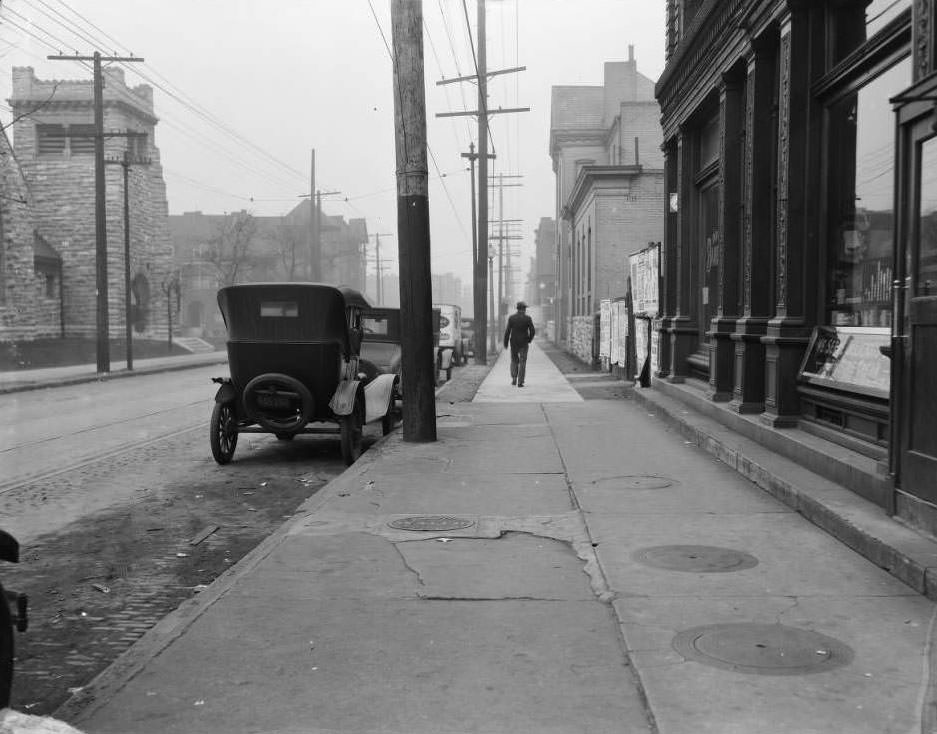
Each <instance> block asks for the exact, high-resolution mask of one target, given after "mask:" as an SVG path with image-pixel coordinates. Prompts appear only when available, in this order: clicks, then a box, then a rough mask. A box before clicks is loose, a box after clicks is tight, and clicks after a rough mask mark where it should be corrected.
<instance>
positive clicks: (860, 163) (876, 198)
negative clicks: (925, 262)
mask: <svg viewBox="0 0 937 734" xmlns="http://www.w3.org/2000/svg"><path fill="white" fill-rule="evenodd" d="M910 83H911V61H910V58H905V59H904V60H902V61H900V62H898V63H897V64H895V65H893V66H892V67H890V68H888V69H887V70H885V71H884V72H883V73H881V74H880V75H879V76H877V77H876V78H875V79H873V80H872V81H870V82H869V83H867V84H865V85H864V86H862V87H860V88H858V89H856V90H854V91H852V92H850V93H848V94H846V95H844V96H842V97H840V98H839V99H838V100H837V101H836V102H834V103H833V104H832V105H831V106H830V107H829V108H828V111H829V117H828V119H829V138H828V140H829V146H830V149H829V150H830V156H829V166H830V167H829V186H830V206H829V212H830V222H829V228H828V248H827V295H826V303H827V305H826V323H827V324H829V325H831V326H863V327H880V328H882V329H887V328H888V327H889V324H890V323H891V317H892V313H891V308H892V305H891V303H892V301H891V288H892V281H893V280H894V274H893V263H894V252H895V249H894V229H895V202H894V199H895V188H894V187H895V180H894V179H895V142H894V141H895V117H894V111H893V109H892V105H891V103H890V102H889V100H890V98H892V97H894V96H895V95H896V94H898V93H899V92H900V91H901V90H903V89H905V88H906V87H907V86H908V85H909V84H910Z"/></svg>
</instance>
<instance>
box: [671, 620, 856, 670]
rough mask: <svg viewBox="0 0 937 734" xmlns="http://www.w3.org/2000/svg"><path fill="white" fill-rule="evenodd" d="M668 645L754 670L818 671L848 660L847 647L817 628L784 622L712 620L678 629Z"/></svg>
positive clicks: (691, 656) (701, 659) (707, 661)
mask: <svg viewBox="0 0 937 734" xmlns="http://www.w3.org/2000/svg"><path fill="white" fill-rule="evenodd" d="M673 648H674V649H675V650H676V651H677V652H678V653H680V654H681V655H682V656H683V657H685V658H687V659H688V660H695V661H696V662H698V663H703V664H704V665H711V666H713V667H715V668H722V669H724V670H733V671H735V672H738V673H753V674H757V675H802V674H805V673H820V672H822V671H826V670H831V669H832V668H837V667H839V666H841V665H846V664H847V663H849V662H850V661H851V660H852V657H853V652H852V649H851V648H850V647H849V646H848V645H845V644H844V643H842V642H840V641H839V640H834V639H833V638H832V637H827V636H826V635H822V634H820V633H819V632H812V631H810V630H805V629H800V628H798V627H787V626H785V625H783V624H757V623H739V624H713V625H707V626H705V627H694V628H692V629H688V630H685V631H683V632H680V633H679V634H678V635H677V636H676V637H674V639H673Z"/></svg>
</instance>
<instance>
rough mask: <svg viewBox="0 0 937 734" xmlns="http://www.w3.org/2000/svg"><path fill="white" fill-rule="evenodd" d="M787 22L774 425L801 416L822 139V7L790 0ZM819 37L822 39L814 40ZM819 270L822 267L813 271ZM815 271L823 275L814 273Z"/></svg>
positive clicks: (772, 365)
mask: <svg viewBox="0 0 937 734" xmlns="http://www.w3.org/2000/svg"><path fill="white" fill-rule="evenodd" d="M788 6H789V10H788V12H787V14H786V16H785V17H784V18H783V19H782V20H781V24H780V28H781V37H780V46H779V53H778V63H779V69H778V71H779V80H780V83H779V87H778V153H777V155H778V178H777V200H776V219H775V260H774V263H775V282H774V288H775V316H774V318H772V319H771V321H769V323H768V329H767V334H766V335H765V336H764V337H763V338H762V342H763V343H764V345H765V370H766V380H765V410H764V413H762V420H763V421H764V422H765V423H768V424H769V425H772V426H775V427H784V426H794V425H796V424H797V422H798V420H799V417H800V401H799V397H798V394H797V370H798V368H799V366H800V362H801V359H802V357H803V352H804V349H805V348H806V346H807V342H808V337H809V332H810V328H809V327H808V326H807V323H806V321H805V306H806V304H805V286H806V283H805V272H804V262H805V260H804V255H805V250H807V249H809V248H810V246H811V245H813V246H815V242H814V241H813V240H810V239H809V238H808V230H809V231H810V232H811V233H813V232H815V230H816V228H815V227H813V228H812V229H811V228H809V227H808V226H807V219H808V212H807V209H808V198H809V197H810V196H811V195H814V196H815V195H817V193H818V192H816V191H813V192H808V191H807V190H806V189H805V187H804V186H803V185H802V182H804V181H806V180H807V179H808V176H807V171H808V169H810V168H811V159H810V157H809V156H810V155H811V153H812V152H813V151H812V149H811V145H810V144H809V143H810V142H818V141H819V134H820V129H819V122H820V121H819V119H818V116H817V115H816V114H815V112H814V104H815V103H814V100H813V99H812V97H811V94H810V87H811V84H812V82H813V81H814V77H813V76H812V75H816V74H819V73H820V71H821V70H822V64H821V63H820V61H821V59H822V53H823V44H822V38H823V36H822V34H823V24H822V18H823V8H822V7H820V8H816V7H814V6H813V5H812V4H810V3H806V2H803V0H797V1H796V2H794V1H792V0H789V1H788ZM815 41H818V42H815ZM814 270H815V269H814ZM813 277H814V278H815V277H816V273H815V272H814V273H813Z"/></svg>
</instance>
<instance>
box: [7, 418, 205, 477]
mask: <svg viewBox="0 0 937 734" xmlns="http://www.w3.org/2000/svg"><path fill="white" fill-rule="evenodd" d="M204 428H205V424H204V423H199V424H198V425H195V426H189V427H188V428H183V429H180V430H177V431H171V432H169V433H163V434H160V435H159V436H151V437H149V438H145V439H143V440H142V441H135V442H134V443H127V444H123V445H122V446H119V447H117V448H115V449H111V450H110V451H105V452H103V453H99V454H94V455H92V456H89V457H85V458H83V459H79V460H78V461H75V462H72V463H71V464H69V465H68V466H65V467H60V468H58V469H53V470H52V471H45V472H42V471H40V472H36V473H34V474H28V475H24V476H19V477H17V478H16V479H12V480H9V481H7V482H0V495H4V494H9V493H10V492H13V491H15V490H17V489H20V488H22V487H25V486H28V485H30V484H35V483H36V482H40V481H43V480H45V479H52V478H53V477H57V476H60V475H62V474H66V473H68V472H70V471H75V470H76V469H81V468H83V467H86V466H90V465H91V464H96V463H98V462H100V461H107V460H109V459H113V458H114V457H115V456H120V455H121V454H125V453H127V452H129V451H133V450H135V449H139V448H143V447H145V446H149V445H151V444H154V443H158V442H160V441H166V440H168V439H170V438H175V437H176V436H181V435H183V434H185V433H191V432H192V431H198V430H202V429H204Z"/></svg>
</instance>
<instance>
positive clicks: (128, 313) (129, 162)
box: [104, 133, 172, 370]
mask: <svg viewBox="0 0 937 734" xmlns="http://www.w3.org/2000/svg"><path fill="white" fill-rule="evenodd" d="M126 135H127V136H128V137H132V136H135V135H136V133H126ZM140 135H143V133H140ZM104 163H105V164H117V165H119V166H121V167H122V168H123V169H124V338H125V340H126V342H127V344H126V350H127V369H128V370H132V369H133V324H132V321H133V319H132V316H133V314H132V311H133V308H132V305H133V304H132V299H131V293H130V166H133V165H141V166H148V165H149V164H150V159H149V158H139V157H132V156H131V155H130V152H129V151H127V150H125V151H124V155H123V157H122V158H111V159H108V160H106V161H104ZM168 327H169V344H170V349H171V348H172V314H171V312H170V316H169V321H168Z"/></svg>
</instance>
